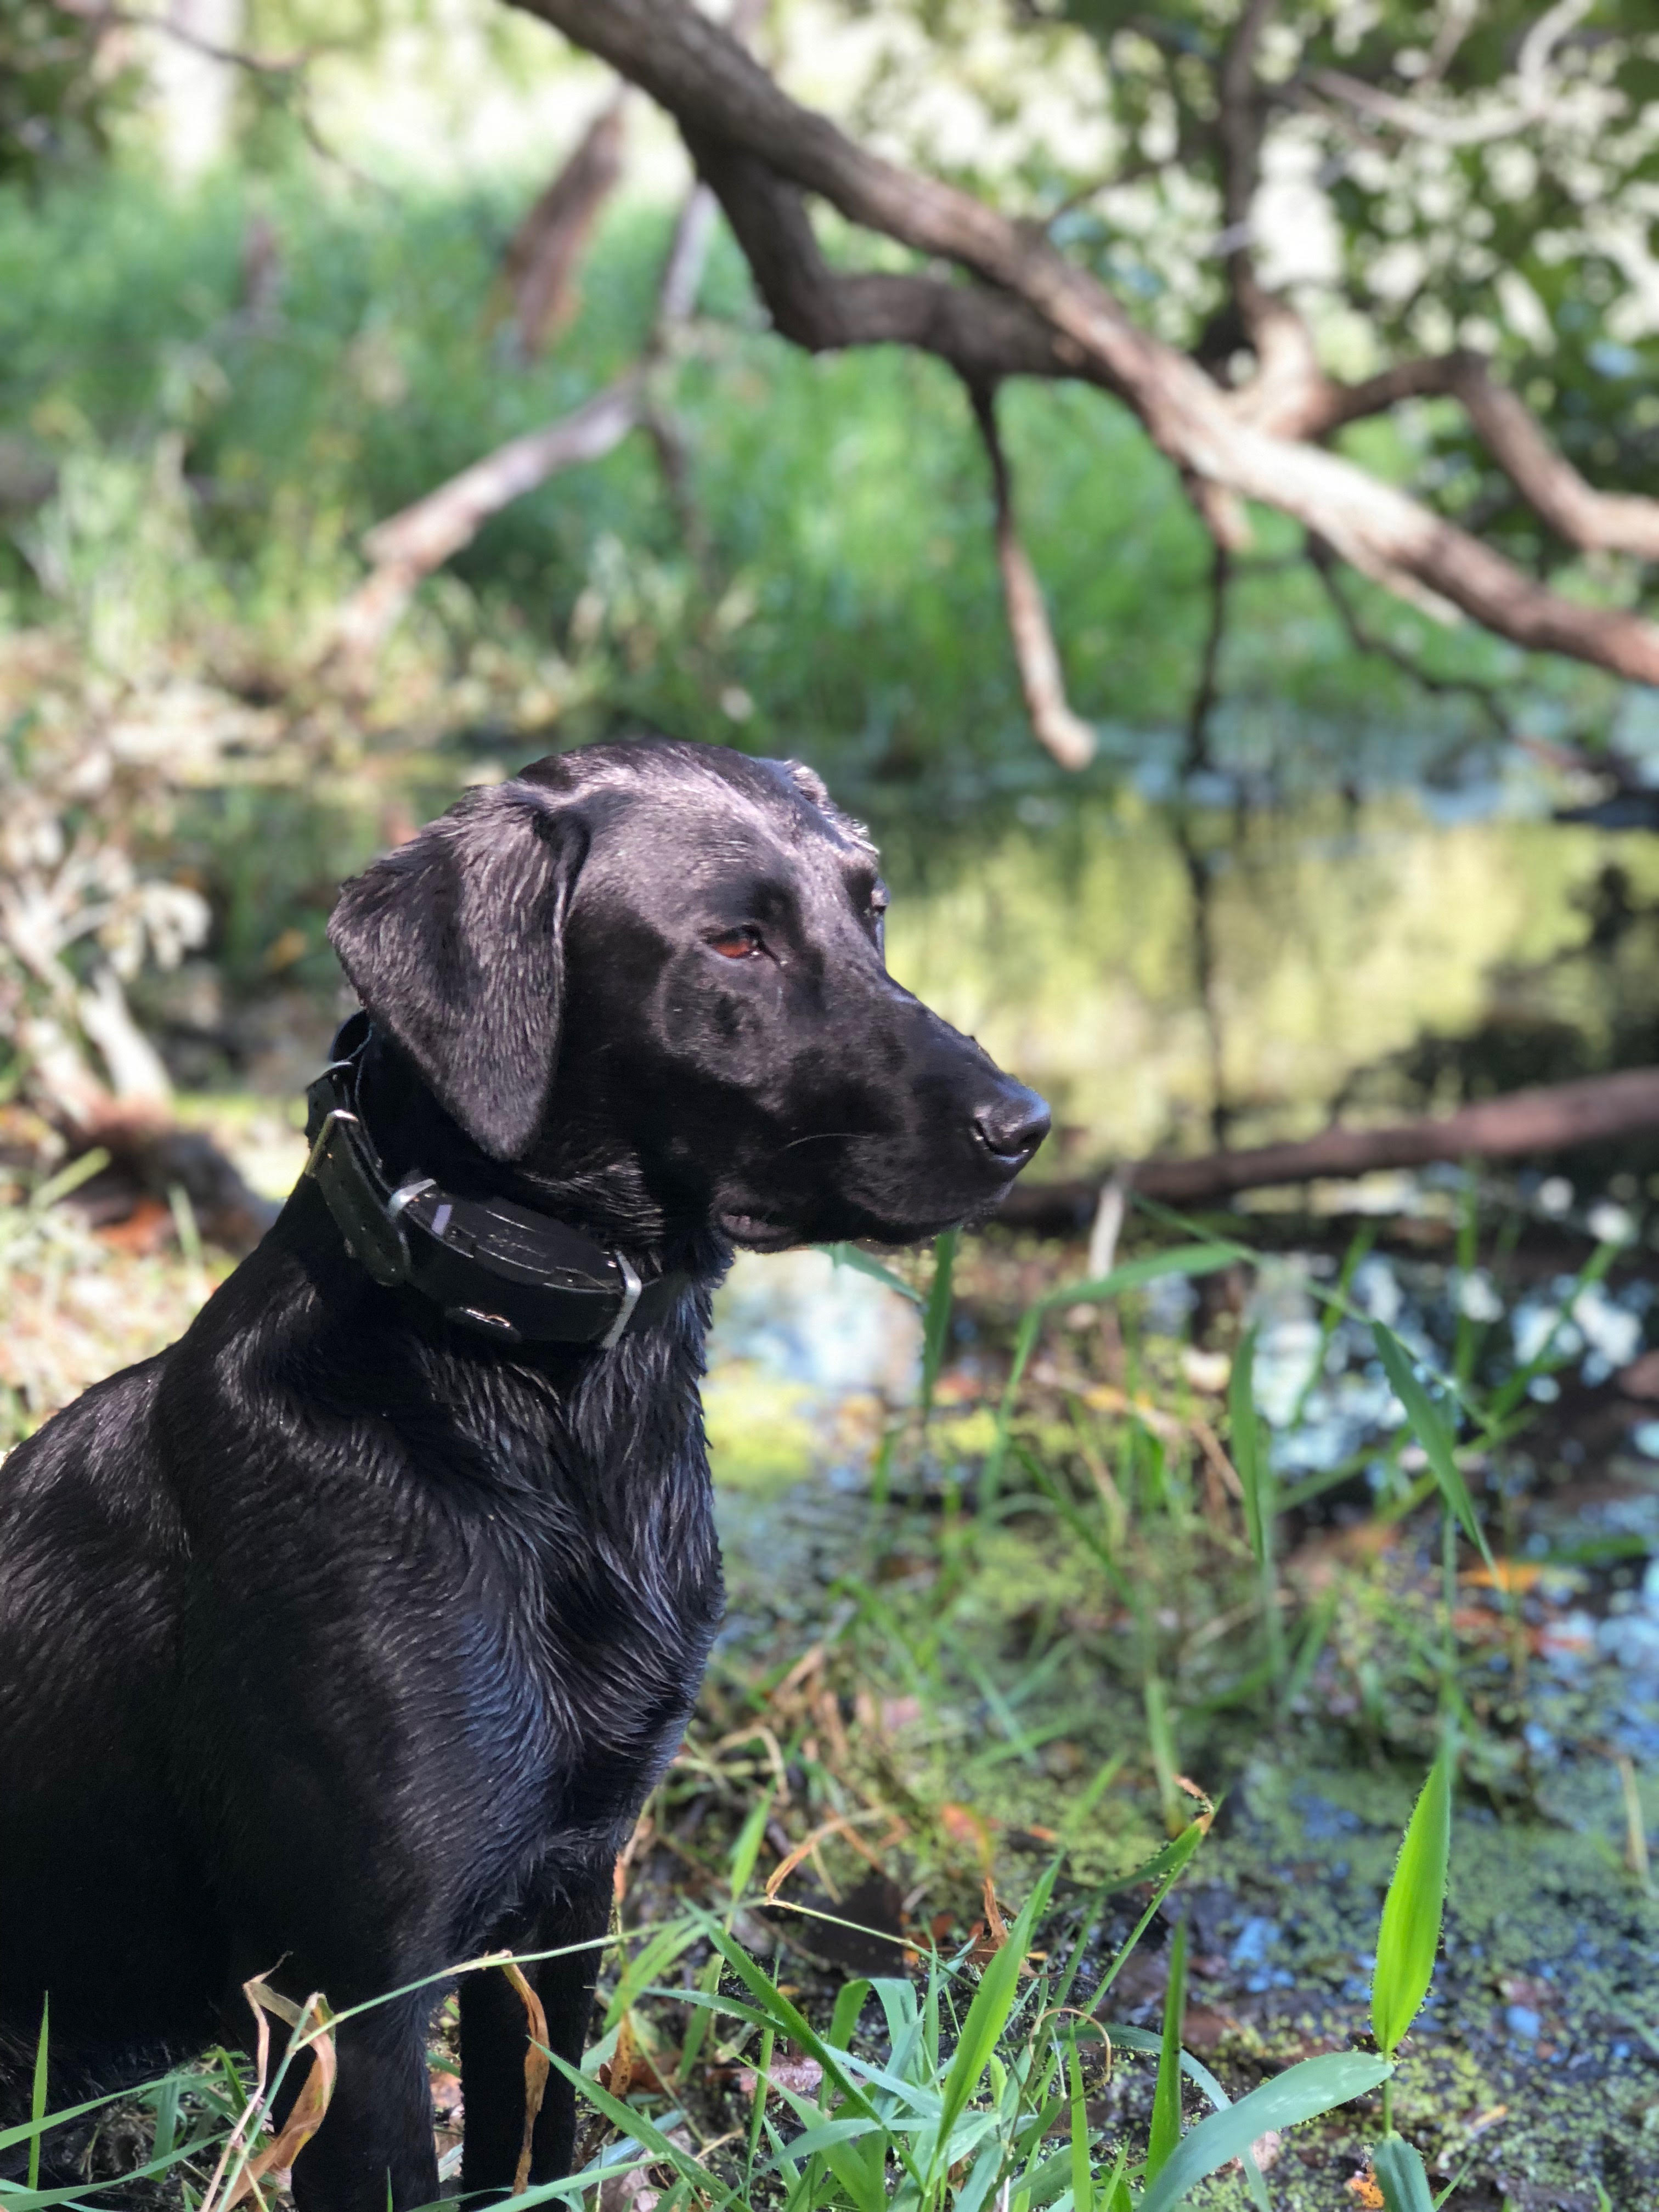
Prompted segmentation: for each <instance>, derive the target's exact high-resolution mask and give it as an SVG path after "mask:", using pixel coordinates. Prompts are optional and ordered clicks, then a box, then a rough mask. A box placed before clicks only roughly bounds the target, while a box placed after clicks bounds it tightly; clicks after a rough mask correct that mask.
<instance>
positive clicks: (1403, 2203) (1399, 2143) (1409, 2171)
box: [1371, 2136, 1434, 2212]
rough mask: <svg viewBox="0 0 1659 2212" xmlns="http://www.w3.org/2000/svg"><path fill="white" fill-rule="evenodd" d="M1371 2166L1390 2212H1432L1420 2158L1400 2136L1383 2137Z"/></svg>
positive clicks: (1432, 2203)
mask: <svg viewBox="0 0 1659 2212" xmlns="http://www.w3.org/2000/svg"><path fill="white" fill-rule="evenodd" d="M1371 2166H1372V2169H1373V2171H1374V2172H1375V2173H1376V2185H1377V2187H1378V2188H1379V2189H1380V2190H1381V2191H1383V2203H1385V2204H1386V2205H1387V2206H1388V2208H1389V2212H1434V2199H1433V2197H1431V2195H1430V2194H1429V2177H1428V2175H1427V2174H1426V2173H1425V2172H1424V2170H1423V2160H1422V2158H1421V2157H1420V2155H1419V2154H1418V2152H1417V2151H1416V2150H1414V2149H1413V2147H1412V2145H1411V2144H1410V2143H1408V2142H1407V2141H1406V2140H1405V2138H1404V2137H1403V2136H1383V2140H1382V2142H1380V2143H1378V2145H1377V2146H1376V2152H1375V2154H1373V2156H1372V2159H1371Z"/></svg>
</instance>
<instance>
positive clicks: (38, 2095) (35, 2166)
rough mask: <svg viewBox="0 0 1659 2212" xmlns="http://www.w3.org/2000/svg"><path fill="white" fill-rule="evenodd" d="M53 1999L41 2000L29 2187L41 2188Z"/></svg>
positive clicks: (31, 2105) (31, 2109)
mask: <svg viewBox="0 0 1659 2212" xmlns="http://www.w3.org/2000/svg"><path fill="white" fill-rule="evenodd" d="M51 2015H52V1999H51V1997H50V1996H43V1997H42V1998H41V2000H40V2038H39V2039H38V2041H37V2042H36V2044H35V2046H34V2081H33V2085H32V2087H31V2088H30V2091H29V2124H30V2126H31V2127H32V2128H33V2129H34V2130H35V2132H34V2134H33V2136H30V2138H29V2187H30V2188H31V2189H38V2188H39V2187H40V2123H41V2121H42V2120H44V2119H45V2118H46V2074H47V2064H46V2051H47V2045H48V2042H49V2039H50V2034H51V2029H50V2027H49V2022H50V2020H51Z"/></svg>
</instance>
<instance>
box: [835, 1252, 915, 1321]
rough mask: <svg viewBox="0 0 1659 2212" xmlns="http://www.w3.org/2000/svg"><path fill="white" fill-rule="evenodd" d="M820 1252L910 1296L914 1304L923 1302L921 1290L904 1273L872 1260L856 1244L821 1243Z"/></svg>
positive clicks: (843, 1265)
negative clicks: (897, 1272) (904, 1276)
mask: <svg viewBox="0 0 1659 2212" xmlns="http://www.w3.org/2000/svg"><path fill="white" fill-rule="evenodd" d="M818 1249H819V1251H820V1252H827V1253H828V1254H829V1257H830V1258H831V1259H832V1260H833V1261H835V1263H836V1266H837V1267H850V1268H852V1270H853V1272H854V1274H858V1275H868V1276H869V1278H870V1279H871V1281H872V1282H874V1283H884V1284H885V1285H887V1288H888V1289H889V1290H890V1291H897V1292H898V1294H899V1296H900V1297H902V1298H908V1299H909V1301H910V1303H911V1304H912V1305H913V1306H919V1305H920V1304H921V1291H919V1290H917V1288H916V1286H915V1284H914V1283H907V1282H906V1281H905V1279H904V1278H903V1276H902V1275H896V1274H895V1273H893V1270H892V1269H891V1268H890V1267H883V1266H882V1264H881V1262H880V1261H879V1260H872V1258H871V1257H870V1255H869V1254H868V1253H867V1252H860V1249H859V1248H858V1246H857V1245H856V1244H820V1245H819V1247H818Z"/></svg>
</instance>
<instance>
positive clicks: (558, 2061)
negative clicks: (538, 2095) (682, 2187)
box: [542, 2045, 735, 2206]
mask: <svg viewBox="0 0 1659 2212" xmlns="http://www.w3.org/2000/svg"><path fill="white" fill-rule="evenodd" d="M542 2048H543V2049H544V2051H545V2050H546V2048H547V2047H546V2045H542ZM547 2056H548V2057H549V2058H550V2059H551V2061H552V2062H553V2063H554V2065H555V2066H556V2067H557V2068H558V2069H559V2071H560V2073H561V2074H562V2075H564V2077H565V2079H566V2081H568V2082H570V2083H571V2084H572V2086H573V2087H574V2088H575V2090H576V2091H577V2093H578V2094H579V2095H580V2096H583V2097H586V2100H587V2101H588V2103H589V2104H590V2105H592V2106H594V2107H595V2109H596V2110H597V2111H599V2112H603V2113H604V2114H605V2118H606V2119H608V2120H609V2121H610V2123H611V2126H612V2127H613V2128H615V2129H616V2130H617V2133H618V2134H619V2135H623V2136H631V2137H632V2138H633V2139H634V2141H635V2142H638V2143H641V2144H642V2145H643V2146H644V2148H646V2149H647V2150H648V2151H650V2152H652V2153H653V2155H654V2156H655V2157H656V2158H657V2159H658V2160H663V2161H665V2162H666V2163H667V2164H668V2165H670V2166H672V2167H673V2169H674V2171H675V2172H676V2173H679V2174H684V2176H685V2178H686V2179H688V2180H690V2181H691V2182H693V2183H695V2184H696V2186H697V2188H699V2189H700V2190H701V2191H703V2193H704V2194H705V2195H706V2196H708V2197H710V2198H711V2199H712V2200H713V2202H714V2203H715V2204H716V2205H717V2206H724V2205H728V2204H732V2203H734V2202H735V2195H734V2192H733V2191H732V2190H730V2189H725V2188H722V2187H721V2185H720V2183H719V2181H717V2180H716V2179H715V2177H714V2175H713V2174H712V2173H711V2172H709V2171H708V2167H707V2166H699V2165H698V2163H697V2161H696V2159H695V2158H693V2157H692V2156H691V2154H690V2152H689V2151H684V2150H682V2149H681V2148H680V2147H679V2145H678V2143H676V2142H670V2140H669V2138H668V2137H667V2136H665V2134H664V2133H663V2131H662V2130H661V2129H660V2128H659V2127H656V2126H653V2124H652V2122H651V2121H649V2120H648V2119H647V2118H646V2117H645V2115H644V2113H643V2112H635V2110H634V2108H633V2106H631V2105H624V2104H623V2101H622V2100H621V2098H619V2097H613V2096H612V2095H611V2092H610V2091H609V2090H608V2089H602V2088H601V2087H599V2083H598V2082H597V2081H590V2080H589V2078H588V2077H587V2075H586V2074H583V2073H580V2071H579V2070H578V2069H576V2068H575V2067H574V2066H572V2065H571V2064H570V2063H569V2062H568V2060H567V2059H563V2058H561V2057H560V2056H559V2054H558V2052H557V2051H547Z"/></svg>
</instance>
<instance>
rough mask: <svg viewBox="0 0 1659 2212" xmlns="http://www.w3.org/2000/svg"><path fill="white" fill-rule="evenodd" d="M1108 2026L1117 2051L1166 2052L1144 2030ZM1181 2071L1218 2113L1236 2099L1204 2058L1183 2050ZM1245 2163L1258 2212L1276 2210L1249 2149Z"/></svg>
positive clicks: (1110, 2023) (1246, 2179)
mask: <svg viewBox="0 0 1659 2212" xmlns="http://www.w3.org/2000/svg"><path fill="white" fill-rule="evenodd" d="M1105 2025H1106V2033H1107V2035H1108V2036H1109V2039H1110V2040H1111V2045H1112V2048H1113V2049H1114V2050H1115V2051H1116V2050H1123V2051H1145V2052H1146V2055H1147V2056H1148V2057H1152V2058H1156V2057H1158V2055H1159V2053H1160V2052H1161V2051H1163V2048H1164V2039H1163V2037H1162V2036H1159V2035H1152V2034H1150V2033H1148V2032H1147V2030H1146V2028H1144V2027H1126V2026H1125V2025H1124V2024H1123V2023H1122V2022H1121V2021H1107V2022H1106V2024H1105ZM1181 2070H1182V2073H1183V2074H1184V2075H1186V2076H1187V2079H1188V2081H1191V2082H1192V2083H1194V2086H1195V2087H1198V2088H1200V2089H1201V2090H1202V2091H1203V2093H1204V2094H1205V2095H1206V2097H1207V2098H1208V2099H1209V2100H1210V2102H1211V2104H1212V2106H1214V2107H1215V2109H1216V2111H1217V2112H1225V2111H1226V2109H1227V2107H1228V2106H1229V2105H1231V2102H1232V2101H1233V2100H1232V2099H1231V2097H1230V2096H1229V2095H1228V2094H1227V2092H1226V2091H1225V2089H1224V2088H1223V2087H1222V2086H1221V2084H1220V2082H1219V2081H1217V2080H1216V2078H1215V2075H1213V2074H1212V2073H1211V2071H1210V2069H1209V2068H1208V2067H1207V2066H1206V2064H1205V2063H1204V2062H1203V2060H1202V2059H1200V2058H1194V2056H1193V2054H1192V2052H1191V2051H1182V2054H1181ZM1242 2160H1243V2167H1244V2185H1245V2187H1246V2188H1247V2189H1248V2190H1249V2192H1250V2197H1251V2199H1252V2201H1253V2202H1254V2203H1255V2205H1256V2207H1257V2212H1273V2208H1272V2206H1271V2205H1270V2204H1269V2203H1268V2201H1267V2183H1266V2182H1265V2181H1264V2180H1263V2179H1261V2167H1260V2166H1257V2164H1256V2162H1255V2156H1254V2154H1253V2153H1251V2152H1249V2151H1248V2150H1247V2151H1245V2152H1243V2154H1242Z"/></svg>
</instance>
